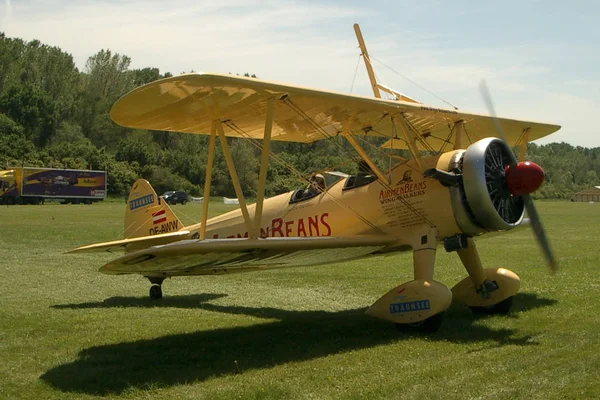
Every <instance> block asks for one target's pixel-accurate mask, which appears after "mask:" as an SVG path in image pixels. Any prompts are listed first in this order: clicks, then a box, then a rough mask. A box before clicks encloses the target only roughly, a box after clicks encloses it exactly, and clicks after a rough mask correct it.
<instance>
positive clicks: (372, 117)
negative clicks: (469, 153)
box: [110, 74, 560, 151]
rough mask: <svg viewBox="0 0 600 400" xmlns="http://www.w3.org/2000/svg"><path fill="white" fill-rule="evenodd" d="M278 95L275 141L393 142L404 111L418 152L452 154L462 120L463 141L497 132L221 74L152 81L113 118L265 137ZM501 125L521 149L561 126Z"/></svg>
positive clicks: (452, 114) (396, 106) (483, 123)
mask: <svg viewBox="0 0 600 400" xmlns="http://www.w3.org/2000/svg"><path fill="white" fill-rule="evenodd" d="M273 96H275V98H276V99H277V100H276V103H275V110H274V114H275V115H274V119H273V129H272V140H284V141H295V142H312V141H315V140H320V139H324V138H326V137H328V136H332V135H336V134H338V133H340V132H342V131H343V128H344V124H346V123H347V122H348V120H350V119H352V122H351V126H349V127H348V130H349V131H350V132H351V133H352V134H355V135H364V134H365V132H368V131H369V130H376V131H377V132H378V133H379V134H381V135H384V136H388V137H389V138H390V139H392V138H395V137H396V133H397V132H396V130H395V128H394V125H393V123H392V122H391V117H392V116H395V115H398V114H399V113H403V114H404V116H405V117H406V121H407V124H409V125H410V126H411V127H412V129H411V131H413V132H414V134H415V140H416V143H417V148H418V149H419V150H430V151H431V150H432V151H440V150H442V149H445V150H451V149H452V148H453V147H454V145H453V142H452V141H450V142H446V138H447V137H448V136H449V133H450V131H451V129H452V126H453V125H454V123H455V122H457V121H459V120H462V121H463V129H464V132H465V137H466V138H468V140H470V142H471V143H472V142H475V141H477V140H479V139H482V138H485V137H488V136H489V135H490V133H492V132H495V131H496V130H495V128H494V122H493V119H492V118H490V117H489V116H485V115H478V114H471V113H466V112H462V111H460V112H459V111H456V110H450V109H442V108H434V107H429V106H425V105H422V104H416V103H410V102H402V101H392V100H383V99H374V98H368V97H362V96H355V95H347V94H340V93H333V92H327V91H321V90H315V89H308V88H302V87H297V86H290V85H284V84H278V83H273V82H267V81H262V80H259V79H255V78H244V77H238V76H233V75H218V74H187V75H180V76H176V77H171V78H166V79H162V80H159V81H156V82H152V83H149V84H147V85H144V86H142V87H139V88H137V89H134V90H133V91H132V92H130V93H129V94H127V95H125V96H123V97H122V98H121V99H119V100H118V101H117V102H116V103H115V104H114V106H113V108H112V109H111V112H110V115H111V118H112V119H113V120H114V121H115V122H116V123H118V124H120V125H123V126H126V127H131V128H139V129H152V130H165V131H174V132H187V133H197V134H209V133H210V128H211V124H212V121H213V119H212V115H213V113H216V114H218V118H220V119H221V121H223V122H224V124H230V125H231V124H235V126H237V127H239V128H240V129H241V130H242V131H243V132H244V134H241V133H240V132H239V131H238V130H237V129H231V128H228V129H226V132H225V135H226V136H231V137H243V136H244V135H247V136H248V137H252V138H255V139H262V137H263V135H264V120H265V110H266V107H267V102H268V101H269V99H270V98H272V97H273ZM209 98H211V100H210V101H209ZM212 99H216V100H215V101H212ZM215 104H217V105H218V106H215ZM191 116H193V117H191ZM498 120H499V123H500V124H501V125H502V128H503V130H504V132H505V134H506V138H507V142H508V144H509V145H510V146H514V145H516V143H517V141H518V140H519V138H520V137H521V134H522V132H523V130H524V129H526V128H530V131H529V140H536V139H539V138H541V137H544V136H546V135H549V134H551V133H552V132H554V131H556V130H558V129H559V128H560V127H559V126H558V125H551V124H543V123H536V122H530V121H519V120H512V119H506V118H498ZM468 144H469V143H465V145H468ZM394 147H396V148H404V149H406V148H407V145H406V142H405V141H404V140H395V141H394Z"/></svg>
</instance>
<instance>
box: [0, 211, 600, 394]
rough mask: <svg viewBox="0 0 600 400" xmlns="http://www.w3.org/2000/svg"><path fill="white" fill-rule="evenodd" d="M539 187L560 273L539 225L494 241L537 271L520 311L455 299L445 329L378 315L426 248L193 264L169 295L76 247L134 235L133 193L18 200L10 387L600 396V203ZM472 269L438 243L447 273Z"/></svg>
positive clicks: (450, 277) (5, 246)
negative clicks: (542, 245) (538, 236)
mask: <svg viewBox="0 0 600 400" xmlns="http://www.w3.org/2000/svg"><path fill="white" fill-rule="evenodd" d="M537 204H538V209H539V211H540V213H541V215H542V217H543V218H544V222H545V224H546V227H547V230H548V233H549V235H550V237H551V239H552V243H553V247H554V250H555V252H556V254H557V255H558V257H559V261H560V268H561V269H560V272H559V273H558V274H557V275H556V276H550V275H549V274H548V273H547V269H546V267H545V265H544V263H543V260H542V257H541V254H540V252H539V250H538V248H537V245H536V244H535V242H534V241H533V238H532V234H531V232H530V231H529V230H528V229H523V230H519V231H517V232H512V233H508V234H505V235H501V236H497V237H493V238H489V239H486V240H481V241H479V242H478V247H479V249H480V253H481V257H482V259H483V261H484V264H486V266H490V267H492V266H493V267H500V266H502V267H507V268H510V269H512V270H513V271H515V272H516V273H517V274H519V275H520V277H521V279H522V282H521V293H520V294H518V295H517V297H516V299H515V305H514V308H513V312H512V313H511V314H510V315H508V316H494V317H487V318H475V317H474V316H473V315H472V314H471V313H470V311H469V310H468V309H466V308H464V307H460V306H457V305H453V306H452V307H451V308H450V309H449V310H448V312H447V313H446V319H445V321H444V324H443V325H442V328H441V329H440V331H438V332H437V333H436V334H433V335H430V336H422V335H418V334H414V333H403V332H398V331H397V330H396V329H395V328H394V326H393V325H391V324H389V323H386V322H381V321H379V320H376V319H372V318H370V317H368V316H365V315H364V314H363V311H364V309H365V307H367V306H368V305H370V304H371V303H373V302H374V301H375V300H376V299H377V298H379V297H380V296H381V295H383V294H384V293H386V292H387V291H388V290H389V289H391V288H392V287H394V286H396V285H398V284H400V283H402V282H405V281H408V280H411V279H412V276H411V275H412V267H411V265H412V260H411V255H410V254H400V255H395V256H392V257H386V258H376V259H370V260H368V261H364V260H363V261H356V262H349V263H344V264H336V265H328V266H323V267H306V268H296V269H286V270H272V271H265V272H258V273H250V274H239V275H230V276H216V277H212V276H211V277H192V278H175V279H172V280H167V281H165V283H164V284H163V290H164V293H165V298H164V299H162V300H161V301H152V300H150V299H149V298H148V288H149V283H148V282H147V280H146V279H144V278H142V277H139V276H122V277H117V276H107V275H102V274H100V273H98V272H96V271H97V269H98V268H99V267H100V266H101V265H102V264H103V263H105V262H107V261H108V260H110V259H112V258H114V256H111V255H109V254H90V255H66V254H63V253H64V252H65V251H67V250H69V249H72V248H74V247H77V246H80V245H84V244H89V243H93V242H99V241H105V240H112V239H117V238H119V235H120V234H121V230H122V220H123V213H124V203H116V202H113V203H101V204H94V205H89V206H87V205H44V206H11V207H2V208H0V243H1V245H0V259H1V260H2V267H1V268H0V288H1V289H2V292H1V293H0V304H1V307H0V335H1V336H0V397H1V398H5V399H18V398H22V399H53V398H56V399H63V398H66V399H82V398H83V399H85V398H96V397H104V398H140V399H150V398H152V399H284V398H285V399H331V398H341V399H359V398H360V399H378V398H389V399H470V398H473V399H475V398H476V399H494V400H499V399H521V398H522V399H588V398H590V399H591V398H600V318H599V317H598V315H599V312H600V307H599V306H600V300H599V294H600V279H599V277H598V276H599V275H598V266H599V259H600V257H599V256H598V254H599V249H600V237H599V234H600V228H599V226H600V204H587V203H567V202H538V203H537ZM224 207H225V206H223V205H220V206H218V207H213V210H215V212H223V211H225V210H226V209H225V208H224ZM174 209H175V211H176V212H177V213H178V215H180V217H181V218H182V220H183V221H184V222H186V223H190V222H191V221H192V220H193V218H192V217H195V219H199V215H200V206H199V205H197V204H188V205H186V206H175V207H174ZM229 209H230V208H229ZM465 275H466V273H465V272H464V270H463V268H462V266H461V264H460V262H459V260H458V257H457V256H456V254H446V253H445V252H444V251H443V250H440V251H438V260H437V268H436V279H437V280H440V281H442V282H444V283H445V284H447V285H448V286H450V287H451V286H452V285H454V284H455V283H457V282H458V281H459V280H461V279H462V278H463V277H464V276H465Z"/></svg>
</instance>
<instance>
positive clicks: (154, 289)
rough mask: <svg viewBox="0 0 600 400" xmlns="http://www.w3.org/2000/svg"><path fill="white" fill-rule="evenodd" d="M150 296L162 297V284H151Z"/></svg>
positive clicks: (154, 297)
mask: <svg viewBox="0 0 600 400" xmlns="http://www.w3.org/2000/svg"><path fill="white" fill-rule="evenodd" d="M150 298H152V299H160V298H162V288H161V287H160V285H152V286H150Z"/></svg>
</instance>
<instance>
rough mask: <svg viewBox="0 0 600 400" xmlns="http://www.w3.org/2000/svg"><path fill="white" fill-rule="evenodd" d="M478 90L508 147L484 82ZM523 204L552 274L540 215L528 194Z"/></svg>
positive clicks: (552, 262)
mask: <svg viewBox="0 0 600 400" xmlns="http://www.w3.org/2000/svg"><path fill="white" fill-rule="evenodd" d="M479 90H480V91H481V96H482V97H483V101H484V102H485V105H486V107H487V109H488V112H489V113H490V116H491V117H492V120H493V121H494V126H495V128H496V131H497V132H498V136H499V137H500V139H502V141H503V142H504V143H506V144H507V145H508V142H507V141H506V135H504V131H503V130H502V125H500V121H498V118H497V117H496V111H495V110H494V103H493V102H492V96H491V95H490V91H489V90H488V87H487V85H486V83H485V80H482V81H481V83H480V84H479ZM516 166H517V161H516V158H513V157H511V160H510V168H512V169H515V168H516ZM521 198H522V199H523V202H524V203H525V209H526V210H527V214H528V215H529V219H530V220H531V227H532V228H533V233H534V234H535V238H536V239H537V242H538V243H539V245H540V247H541V248H542V253H544V257H545V258H546V262H547V263H548V267H549V268H550V273H552V274H554V273H555V272H556V271H557V270H558V264H557V262H556V259H555V258H554V253H553V252H552V249H551V248H550V241H549V240H548V237H547V236H546V231H545V230H544V226H543V225H542V220H541V219H540V215H539V214H538V212H537V210H536V208H535V206H534V205H533V199H532V198H531V195H529V194H523V195H521Z"/></svg>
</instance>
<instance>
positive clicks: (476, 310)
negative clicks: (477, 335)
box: [469, 296, 514, 315]
mask: <svg viewBox="0 0 600 400" xmlns="http://www.w3.org/2000/svg"><path fill="white" fill-rule="evenodd" d="M513 298H514V296H511V297H509V298H507V299H504V300H502V301H501V302H500V303H496V304H494V305H491V306H487V307H469V308H470V309H471V311H472V312H473V314H478V315H494V314H501V315H506V314H508V313H509V312H510V308H511V307H512V304H513Z"/></svg>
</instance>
